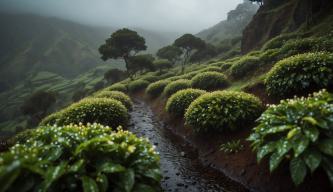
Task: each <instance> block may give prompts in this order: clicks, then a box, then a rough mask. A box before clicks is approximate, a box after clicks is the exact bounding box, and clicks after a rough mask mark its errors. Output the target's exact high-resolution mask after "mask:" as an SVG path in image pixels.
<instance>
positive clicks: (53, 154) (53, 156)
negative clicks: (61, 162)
mask: <svg viewBox="0 0 333 192" xmlns="http://www.w3.org/2000/svg"><path fill="white" fill-rule="evenodd" d="M62 151H63V150H62V148H61V147H56V148H53V149H52V150H51V151H50V153H49V155H48V158H47V160H49V161H55V160H57V159H58V158H59V157H60V156H61V155H62Z"/></svg>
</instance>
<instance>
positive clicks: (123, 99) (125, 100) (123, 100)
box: [94, 91, 133, 110]
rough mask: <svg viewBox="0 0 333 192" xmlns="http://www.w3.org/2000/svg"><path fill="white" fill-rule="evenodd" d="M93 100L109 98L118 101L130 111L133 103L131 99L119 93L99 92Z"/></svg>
mask: <svg viewBox="0 0 333 192" xmlns="http://www.w3.org/2000/svg"><path fill="white" fill-rule="evenodd" d="M94 97H95V98H109V99H115V100H117V101H120V102H121V103H122V104H123V105H124V106H125V107H126V108H127V109H128V110H132V108H133V102H132V100H131V98H130V97H129V96H128V95H126V94H125V93H123V92H120V91H101V92H98V93H96V94H95V95H94Z"/></svg>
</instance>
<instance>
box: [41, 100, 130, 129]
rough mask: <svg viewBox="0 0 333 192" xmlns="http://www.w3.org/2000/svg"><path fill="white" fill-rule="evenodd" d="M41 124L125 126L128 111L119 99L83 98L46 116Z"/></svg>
mask: <svg viewBox="0 0 333 192" xmlns="http://www.w3.org/2000/svg"><path fill="white" fill-rule="evenodd" d="M47 119H48V120H49V121H46V120H43V121H42V122H43V124H44V125H45V124H57V125H69V124H79V123H83V124H87V123H100V124H102V125H108V126H111V127H118V126H120V125H121V126H126V124H127V122H128V112H127V109H126V107H125V106H124V105H123V104H122V103H121V102H119V101H117V100H114V99H106V98H89V99H83V100H81V101H80V102H78V103H74V104H72V105H71V106H69V107H67V108H65V109H63V110H61V111H60V112H58V113H57V114H56V115H55V116H51V117H47Z"/></svg>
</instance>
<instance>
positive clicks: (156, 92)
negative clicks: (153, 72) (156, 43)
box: [146, 80, 170, 97]
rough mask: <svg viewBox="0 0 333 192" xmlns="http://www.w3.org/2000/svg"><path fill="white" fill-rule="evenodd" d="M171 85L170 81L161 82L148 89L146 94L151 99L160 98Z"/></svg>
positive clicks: (151, 85)
mask: <svg viewBox="0 0 333 192" xmlns="http://www.w3.org/2000/svg"><path fill="white" fill-rule="evenodd" d="M169 83H170V81H168V80H160V81H156V82H155V83H152V84H150V85H149V86H148V87H147V89H146V94H148V95H149V96H151V97H158V96H160V95H161V94H162V93H163V90H164V88H165V87H166V86H167V85H168V84H169Z"/></svg>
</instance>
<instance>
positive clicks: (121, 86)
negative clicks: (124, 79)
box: [104, 83, 127, 93]
mask: <svg viewBox="0 0 333 192" xmlns="http://www.w3.org/2000/svg"><path fill="white" fill-rule="evenodd" d="M104 90H106V91H120V92H123V93H127V87H126V85H124V84H120V83H116V84H113V85H111V86H110V87H107V88H106V89H104Z"/></svg>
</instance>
